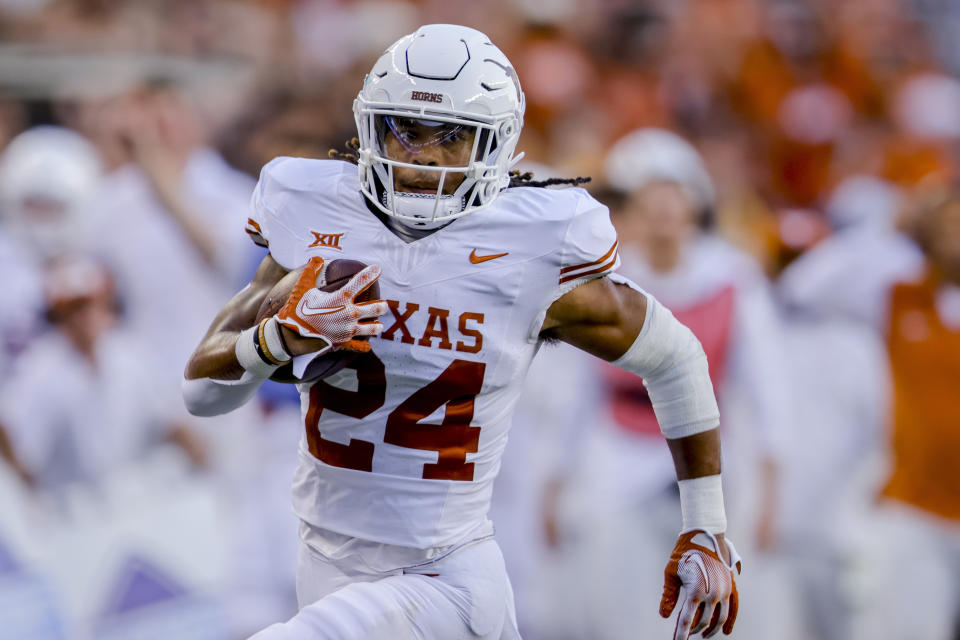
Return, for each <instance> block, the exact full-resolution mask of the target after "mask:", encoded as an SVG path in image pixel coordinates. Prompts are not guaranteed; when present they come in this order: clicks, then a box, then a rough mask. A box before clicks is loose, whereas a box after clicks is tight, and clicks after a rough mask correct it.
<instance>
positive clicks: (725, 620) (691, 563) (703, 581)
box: [660, 529, 740, 640]
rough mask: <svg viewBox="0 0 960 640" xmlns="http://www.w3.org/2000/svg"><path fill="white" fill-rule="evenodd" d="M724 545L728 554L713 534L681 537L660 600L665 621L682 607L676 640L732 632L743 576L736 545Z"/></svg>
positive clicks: (690, 533) (696, 532)
mask: <svg viewBox="0 0 960 640" xmlns="http://www.w3.org/2000/svg"><path fill="white" fill-rule="evenodd" d="M724 543H725V546H726V552H727V553H726V554H722V552H721V549H720V542H719V540H717V538H716V536H714V535H713V534H710V533H707V532H706V531H703V530H700V529H694V530H692V531H686V532H684V533H682V534H680V538H679V539H678V540H677V544H676V546H674V548H673V553H672V554H671V555H670V561H669V562H668V563H667V567H666V569H664V584H663V598H662V599H661V600H660V615H661V616H663V617H664V618H669V617H670V614H672V613H673V610H674V609H675V608H676V606H677V604H678V603H679V604H680V613H678V614H677V626H676V628H675V629H674V632H673V640H687V638H689V637H690V636H693V635H695V634H697V633H701V632H702V633H703V637H704V638H710V637H712V636H713V635H714V634H715V633H717V632H718V631H720V630H721V629H722V630H723V632H724V633H725V634H730V632H731V631H733V623H734V622H735V621H736V619H737V610H738V609H739V596H738V594H737V581H736V578H735V576H736V574H738V573H740V556H739V555H738V554H737V550H736V549H735V548H734V547H733V543H731V542H730V541H729V540H726V539H724ZM724 555H726V556H727V557H728V558H729V562H728V561H727V560H726V559H724V557H723V556H724ZM681 592H682V593H681Z"/></svg>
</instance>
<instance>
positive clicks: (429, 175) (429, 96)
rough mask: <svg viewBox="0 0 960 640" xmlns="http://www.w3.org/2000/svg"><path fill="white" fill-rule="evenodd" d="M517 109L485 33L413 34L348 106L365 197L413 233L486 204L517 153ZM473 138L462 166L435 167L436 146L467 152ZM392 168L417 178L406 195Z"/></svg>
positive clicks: (516, 94) (507, 70) (518, 99)
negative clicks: (390, 148)
mask: <svg viewBox="0 0 960 640" xmlns="http://www.w3.org/2000/svg"><path fill="white" fill-rule="evenodd" d="M523 111H524V97H523V91H521V89H520V82H519V80H518V79H517V74H516V73H515V72H514V69H513V66H512V65H511V64H510V61H509V60H507V57H506V56H505V55H503V53H502V52H501V51H500V49H498V48H497V47H496V46H494V45H493V44H492V43H491V42H490V39H489V38H488V37H487V36H485V35H484V34H482V33H480V32H479V31H476V30H474V29H470V28H468V27H461V26H457V25H449V24H433V25H426V26H423V27H420V28H419V29H418V30H417V31H416V32H414V33H412V34H410V35H407V36H404V37H403V38H400V39H399V40H398V41H397V42H395V43H394V44H393V45H391V46H390V47H389V48H388V49H387V50H386V52H384V54H383V55H382V56H381V57H380V59H379V60H377V62H376V64H374V65H373V69H372V70H371V71H370V73H369V74H367V76H366V79H365V80H364V83H363V89H362V90H361V91H360V93H359V95H357V99H356V100H355V101H354V103H353V113H354V117H355V118H356V122H357V130H358V132H359V139H360V149H359V154H358V164H359V167H360V184H361V190H362V191H363V194H364V195H365V196H366V197H367V199H369V200H370V202H371V203H372V204H373V205H374V206H376V207H377V208H378V209H379V210H380V211H382V212H384V213H385V214H387V215H389V216H391V217H393V218H394V219H397V220H400V221H402V222H404V223H405V224H408V225H411V226H413V227H416V228H421V229H430V228H436V227H439V226H442V225H443V224H446V223H447V222H449V221H451V220H453V219H455V218H459V217H460V216H464V215H466V214H468V213H471V212H473V211H476V210H478V209H480V208H482V207H485V206H487V205H488V204H490V203H491V202H493V200H494V199H495V198H496V197H497V195H498V194H499V193H500V191H501V190H503V189H505V188H506V187H507V185H508V184H509V182H510V177H509V173H510V169H511V168H512V167H513V165H514V164H516V162H517V161H519V160H520V157H521V156H522V154H520V156H514V151H515V149H516V146H517V140H518V139H519V138H520V130H521V128H522V126H523ZM388 136H389V137H390V140H391V143H392V144H394V145H395V148H397V149H399V150H400V151H399V153H397V152H394V153H393V156H394V157H389V156H388V153H387V148H386V143H385V140H386V138H387V137H388ZM471 136H472V150H471V151H470V155H469V159H466V160H465V161H464V162H462V163H458V164H455V165H453V166H448V165H447V164H446V163H441V162H438V161H437V158H441V157H442V156H440V155H437V154H436V153H435V152H436V149H437V148H438V147H440V146H443V145H451V144H452V143H453V142H456V141H463V144H464V145H467V144H469V143H470V141H471ZM396 145H399V146H396ZM463 151H464V157H466V156H465V151H466V147H464V149H463ZM421 154H423V155H421ZM428 156H429V158H428ZM398 168H403V169H406V170H415V172H416V175H418V176H420V177H419V178H416V179H415V181H416V182H417V183H416V184H414V185H412V187H413V188H410V187H411V185H405V184H404V185H400V186H401V187H407V188H401V189H397V188H395V175H394V173H395V169H398ZM410 173H411V172H410V171H406V174H410ZM458 182H459V184H457V183H458ZM454 185H456V186H455V188H454ZM418 187H419V188H418Z"/></svg>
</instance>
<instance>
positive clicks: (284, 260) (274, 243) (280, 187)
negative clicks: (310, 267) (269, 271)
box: [246, 157, 362, 266]
mask: <svg viewBox="0 0 960 640" xmlns="http://www.w3.org/2000/svg"><path fill="white" fill-rule="evenodd" d="M359 207H362V196H361V195H360V185H359V181H358V179H357V168H356V166H354V165H352V164H350V163H347V162H342V161H340V160H316V159H310V158H290V157H280V158H275V159H274V160H271V161H270V162H269V163H267V164H266V165H265V166H264V167H263V169H262V170H261V172H260V180H259V181H258V183H257V187H256V189H255V190H254V193H253V198H252V199H251V201H250V218H249V219H248V220H247V225H246V231H247V234H248V235H249V236H250V238H251V240H253V242H254V243H256V244H258V245H260V246H262V247H265V248H268V249H269V250H270V253H271V254H273V256H274V258H275V259H276V260H277V261H278V262H280V263H281V264H283V265H285V266H289V265H290V264H293V263H294V262H295V261H296V260H299V259H300V258H301V257H302V256H300V255H299V254H298V252H297V247H299V246H300V245H301V244H303V240H304V239H309V238H310V237H311V234H312V231H311V230H312V229H314V227H315V226H316V225H320V227H318V228H317V229H316V231H317V232H318V233H319V234H320V235H324V234H327V233H332V232H328V231H327V228H328V227H329V228H341V227H349V226H351V225H352V224H353V223H354V222H355V221H356V219H357V216H356V210H357V208H359ZM334 235H335V234H334ZM308 243H309V242H308Z"/></svg>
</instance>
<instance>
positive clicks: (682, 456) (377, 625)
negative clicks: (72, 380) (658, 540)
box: [184, 25, 739, 640]
mask: <svg viewBox="0 0 960 640" xmlns="http://www.w3.org/2000/svg"><path fill="white" fill-rule="evenodd" d="M523 111H524V98H523V93H522V91H521V89H520V84H519V81H518V79H517V77H516V74H515V73H514V70H513V67H512V65H511V64H510V62H509V60H508V59H507V58H506V56H504V55H503V53H502V52H501V51H500V50H499V49H498V48H497V47H496V46H494V45H493V44H492V43H491V42H490V40H489V38H487V36H485V35H484V34H482V33H479V32H477V31H474V30H473V29H469V28H466V27H460V26H454V25H428V26H424V27H421V28H420V29H418V30H417V31H416V32H415V33H413V34H410V35H408V36H405V37H403V38H401V39H400V40H398V41H397V42H396V43H394V44H393V45H392V46H391V47H390V48H389V49H387V51H386V52H385V53H384V54H383V56H382V57H381V58H380V59H379V60H378V61H377V62H376V63H375V65H374V67H373V69H372V70H371V72H370V73H369V74H368V75H367V76H366V78H365V80H364V84H363V88H362V90H361V91H360V94H359V95H358V96H357V99H356V101H355V102H354V114H355V116H356V122H357V128H358V132H359V142H358V144H357V145H356V147H357V148H356V151H357V154H356V161H357V164H358V167H359V170H358V167H354V166H353V165H352V164H349V163H347V162H340V161H331V160H308V159H295V158H278V159H276V160H274V161H272V162H271V163H269V164H268V165H267V166H266V167H264V169H263V171H262V173H261V175H260V182H259V184H258V186H257V189H256V192H255V194H254V197H253V202H252V208H253V213H252V217H251V219H250V220H249V223H248V229H247V230H248V232H249V233H250V235H251V237H252V238H253V240H254V241H255V242H257V243H259V244H261V245H263V246H265V247H267V248H268V249H269V252H270V253H269V255H268V256H267V257H266V258H264V260H263V263H262V264H261V266H260V268H259V270H258V272H257V274H256V275H255V277H254V279H253V281H252V282H251V283H250V284H249V286H247V287H246V288H245V289H243V290H242V291H241V292H240V293H238V294H237V295H236V296H235V297H234V298H233V300H231V301H230V302H229V303H228V304H227V306H226V307H225V308H224V309H223V310H222V311H221V313H220V314H219V315H218V316H217V317H216V318H215V319H214V321H213V324H212V326H211V327H210V329H209V331H208V332H207V334H206V336H204V338H203V340H202V341H201V343H200V345H199V346H198V348H197V350H196V351H195V352H194V354H193V356H192V357H191V359H190V361H189V362H188V364H187V367H186V371H185V380H184V397H185V400H186V402H187V405H188V407H189V408H190V409H191V411H192V412H194V413H196V414H198V415H204V414H219V413H223V412H226V411H229V410H231V409H232V408H234V407H237V406H239V405H241V404H242V403H244V402H245V401H246V400H247V399H249V398H250V397H251V396H252V394H253V393H254V392H255V390H256V389H257V387H258V386H259V385H260V384H261V382H262V381H263V380H265V379H266V378H268V377H269V376H270V375H272V374H273V372H274V371H276V369H277V368H278V367H279V366H280V365H282V364H286V363H289V362H290V361H291V360H293V361H294V362H293V364H294V372H295V373H297V374H298V375H300V374H302V372H303V371H304V370H305V367H306V364H307V362H308V361H309V360H311V359H312V358H316V357H323V355H324V354H325V353H328V352H330V351H334V350H353V351H355V352H356V355H355V357H354V358H353V359H352V360H351V361H350V364H349V366H348V367H347V368H346V369H344V370H343V371H341V372H339V373H337V374H336V375H335V376H331V377H328V378H326V379H323V380H318V381H315V382H313V383H312V384H310V383H308V382H304V383H302V384H301V385H300V391H301V397H302V406H303V411H302V415H303V422H304V427H305V430H304V436H303V439H302V441H301V447H300V454H299V464H298V467H297V471H296V474H295V477H294V482H293V502H294V509H295V511H296V513H297V515H298V516H299V518H300V519H301V521H302V523H301V528H300V535H301V538H302V541H303V544H302V547H301V553H300V560H299V566H298V572H297V591H298V598H299V600H300V607H301V609H300V612H299V613H298V614H297V615H296V616H295V617H294V618H293V619H291V620H290V621H289V622H287V623H283V624H276V625H273V626H271V627H269V628H268V629H266V630H264V631H262V632H261V633H260V634H257V636H256V637H257V638H261V639H268V638H337V639H340V640H342V639H344V638H391V639H393V638H443V639H451V638H478V637H479V638H516V637H519V636H518V633H517V630H516V622H515V615H514V611H513V598H512V594H511V589H510V584H509V581H508V579H507V575H506V572H505V570H504V565H503V559H502V556H501V554H500V551H499V549H498V547H497V544H496V542H495V541H494V539H493V527H492V525H491V523H490V522H489V520H488V519H487V511H488V507H489V501H490V492H491V489H492V484H493V479H494V477H495V476H496V473H497V470H498V468H499V460H500V455H501V453H502V451H503V448H504V446H505V445H506V439H507V430H508V427H509V423H510V414H511V410H512V408H513V405H514V403H515V402H516V400H517V397H518V395H519V393H520V387H521V385H520V382H521V381H522V380H523V378H524V376H525V374H526V372H527V369H528V367H529V365H530V362H531V360H532V359H533V357H534V355H535V354H536V352H537V350H538V348H539V347H540V345H541V344H542V343H543V342H544V341H545V340H562V341H564V342H568V343H570V344H572V345H574V346H576V347H579V348H581V349H583V350H585V351H587V352H589V353H592V354H594V355H596V356H598V357H600V358H603V359H605V360H608V361H611V362H613V363H614V364H616V365H617V366H619V367H621V368H623V369H625V370H627V371H631V372H633V373H636V374H637V375H640V376H642V377H643V379H644V380H645V382H646V384H647V386H648V388H649V391H650V396H651V399H652V402H653V406H654V408H655V410H656V412H657V417H658V419H659V423H660V427H661V428H662V430H663V432H664V434H665V435H666V437H667V439H668V442H669V444H670V449H671V451H672V453H673V456H674V461H675V464H676V469H677V477H678V479H679V485H680V494H681V511H682V519H683V525H682V530H681V533H680V535H679V537H678V540H677V542H676V545H675V547H674V549H673V553H672V555H671V556H670V558H669V562H668V564H667V567H666V570H665V581H666V584H665V586H664V594H663V599H662V601H661V604H660V610H661V613H662V614H663V615H664V616H669V615H671V614H672V612H673V610H674V609H675V608H676V609H678V611H679V613H678V619H677V626H676V631H675V634H674V637H675V638H676V639H678V640H679V639H682V638H687V637H688V636H689V635H692V634H696V633H701V632H702V633H703V634H704V636H706V637H708V636H712V635H713V634H715V633H717V632H718V631H720V630H721V629H722V630H723V631H725V632H727V633H729V632H730V631H731V630H732V627H733V623H734V620H735V618H736V614H737V591H736V585H735V581H734V572H735V571H738V570H739V558H738V556H737V554H736V552H735V550H734V549H733V546H732V545H731V544H730V542H729V541H728V540H725V538H724V535H723V534H724V532H725V530H726V516H725V513H724V507H723V497H722V492H721V488H720V487H721V483H720V445H719V439H718V437H717V429H716V428H717V425H718V422H719V414H718V411H717V405H716V400H715V398H714V394H713V387H712V385H711V383H710V378H709V375H708V372H707V362H706V357H705V356H704V353H703V349H702V348H701V346H700V343H699V342H698V341H697V340H696V338H695V337H694V336H693V335H692V334H691V332H690V331H689V330H688V329H687V328H686V327H684V326H683V325H681V324H680V323H679V322H677V321H676V320H675V319H674V318H673V316H672V315H671V314H670V312H669V311H668V310H666V309H665V308H664V307H663V306H662V305H660V304H659V303H658V302H657V301H656V300H655V299H654V298H653V297H651V296H649V295H648V294H646V293H645V292H644V291H642V290H641V289H640V288H639V287H637V286H636V285H634V284H633V283H631V282H630V281H628V280H626V279H625V278H623V277H621V276H619V275H617V274H616V273H615V272H614V271H615V269H616V268H617V266H618V265H619V258H618V254H617V239H616V233H615V231H614V229H613V227H612V225H611V224H610V219H609V214H608V212H607V209H606V207H604V206H603V205H601V204H600V203H598V202H597V201H595V200H594V199H593V198H591V197H590V196H589V195H588V194H587V193H586V192H585V191H583V190H581V189H558V190H547V189H542V188H537V187H533V186H529V185H528V186H516V185H515V186H513V187H512V188H510V185H511V176H510V169H511V167H512V166H513V165H514V164H515V163H516V161H517V160H518V156H515V155H514V152H515V149H516V145H517V140H518V138H519V136H520V130H521V127H522V121H523ZM515 182H517V181H516V180H514V183H515ZM337 258H352V259H357V260H361V261H363V262H365V263H367V264H369V265H371V266H368V267H366V268H365V269H363V270H362V271H360V272H359V273H357V274H356V275H355V276H354V277H353V278H352V279H351V280H350V281H349V282H348V283H347V284H346V285H345V286H343V287H342V288H340V289H339V290H336V291H333V292H325V291H322V290H321V289H320V288H318V287H317V286H315V285H316V283H317V282H318V278H319V279H320V282H322V281H323V280H322V279H323V269H324V264H325V261H329V260H333V259H337ZM300 267H304V270H303V272H302V275H301V277H300V280H299V282H298V283H297V285H296V286H295V287H294V288H293V292H292V293H291V294H290V296H289V299H288V300H287V302H286V304H285V305H284V307H283V308H282V309H281V310H280V311H279V312H278V313H277V314H276V315H274V316H271V317H266V318H263V319H261V321H260V322H259V323H256V316H257V310H258V308H259V306H260V304H261V302H262V301H263V300H264V299H265V297H266V295H267V293H268V292H269V291H270V290H271V288H272V287H273V285H274V284H275V283H276V282H277V281H278V280H279V279H280V278H282V277H283V276H284V275H285V274H286V273H288V272H289V271H290V270H293V269H298V268H300ZM377 279H379V286H380V291H381V294H382V298H383V299H382V300H376V301H370V302H363V303H358V302H356V300H355V299H356V297H357V295H358V294H359V293H360V292H362V291H364V290H365V289H367V288H368V287H369V286H371V285H372V284H373V282H374V281H375V280H377ZM365 337H369V338H371V339H370V340H369V341H367V340H361V339H358V338H365ZM641 605H642V603H641ZM647 606H653V603H649V604H648V605H647ZM640 631H641V632H642V630H640Z"/></svg>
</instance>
